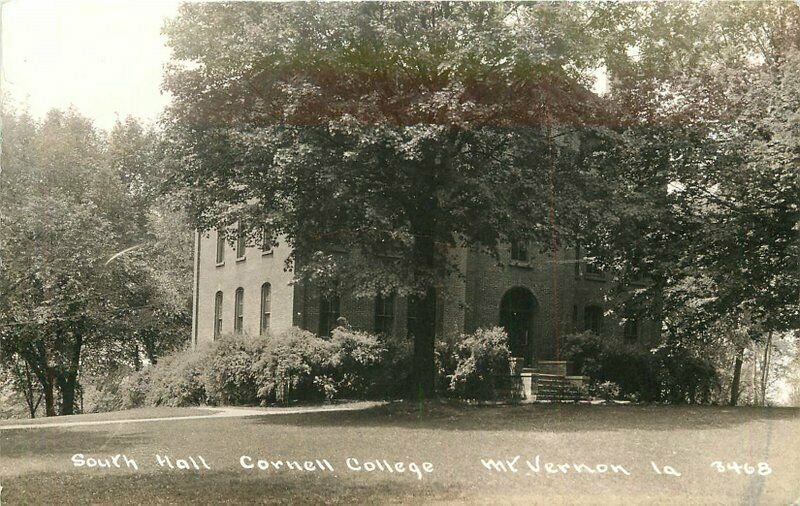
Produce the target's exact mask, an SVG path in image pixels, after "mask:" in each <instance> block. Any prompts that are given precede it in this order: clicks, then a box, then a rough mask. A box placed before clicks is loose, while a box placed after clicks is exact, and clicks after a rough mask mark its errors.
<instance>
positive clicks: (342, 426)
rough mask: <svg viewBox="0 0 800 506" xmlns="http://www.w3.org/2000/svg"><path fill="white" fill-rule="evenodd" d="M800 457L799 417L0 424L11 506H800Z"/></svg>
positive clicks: (633, 413) (471, 416) (409, 409)
mask: <svg viewBox="0 0 800 506" xmlns="http://www.w3.org/2000/svg"><path fill="white" fill-rule="evenodd" d="M186 412H187V413H188V414H195V413H196V410H187V411H186ZM170 413H173V415H169V416H181V411H180V410H173V411H170ZM139 415H141V413H139ZM92 416H97V415H92ZM159 416H164V415H159ZM110 417H116V419H120V418H126V417H125V413H124V412H123V413H115V414H112V415H109V418H110ZM140 417H141V416H140ZM75 418H76V419H78V420H79V419H81V417H75ZM0 429H2V427H0ZM798 450H800V411H798V410H794V409H754V408H719V407H664V406H660V407H659V406H588V405H526V406H502V407H500V406H498V407H470V406H460V405H453V404H447V403H433V404H428V405H427V406H425V407H424V408H423V409H422V410H420V409H419V407H418V406H414V405H407V404H403V403H399V404H392V405H388V406H381V407H376V408H371V409H367V410H363V411H351V412H329V413H304V414H297V415H288V414H284V415H269V416H256V417H247V418H219V419H213V418H211V419H193V420H175V421H168V422H141V423H132V424H110V425H100V426H82V427H69V428H33V429H22V430H0V485H2V487H3V490H2V496H1V497H2V499H3V502H2V504H3V505H6V504H8V505H13V504H56V503H58V504H189V503H192V504H243V503H286V504H297V503H314V504H316V503H327V504H351V503H369V504H382V503H413V504H419V503H462V502H471V503H484V504H485V503H495V504H506V503H526V504H553V503H555V504H561V503H568V504H622V503H625V504H732V503H733V504H789V503H792V502H793V501H797V500H800V471H798V470H800V451H798ZM75 454H82V457H80V458H78V457H75V459H76V461H77V462H79V463H86V462H91V461H89V458H94V459H103V458H108V457H111V456H114V455H117V454H124V455H125V456H126V457H128V459H133V460H134V461H135V462H136V463H137V464H136V466H137V467H138V469H133V468H128V467H126V466H124V465H123V466H122V467H121V468H115V467H114V468H110V469H109V468H98V467H93V468H87V467H86V466H85V465H84V466H82V467H76V466H75V465H74V461H73V456H74V455H75ZM156 455H159V456H162V459H163V456H169V457H170V463H171V464H173V466H175V468H172V469H171V468H169V467H161V466H159V464H158V461H157V457H156ZM243 456H244V458H242V457H243ZM537 456H538V459H537ZM189 457H192V459H194V462H195V463H197V464H198V466H197V467H200V469H199V470H196V469H193V467H194V466H193V465H192V463H191V460H190V459H189ZM200 457H202V460H201V459H200ZM517 457H518V458H517ZM121 459H122V458H121V457H120V458H118V459H117V462H118V463H119V462H120V461H121ZM178 459H182V461H183V462H184V463H186V464H187V465H188V466H189V467H190V469H188V470H187V469H178V468H177V467H178ZM348 459H350V460H348ZM487 459H495V463H494V464H492V463H489V461H488V460H487ZM515 459H516V460H515ZM259 460H260V461H261V464H262V466H263V467H268V469H264V470H261V469H259ZM376 460H379V461H380V463H377V464H375V463H374V461H376ZM279 461H280V462H281V464H279V463H278V462H279ZM500 461H502V462H503V464H502V465H501V464H500V463H499V462H500ZM506 461H511V463H510V464H509V463H508V462H506ZM716 461H719V462H721V463H722V464H721V465H720V464H715V462H716ZM295 462H296V463H295ZM367 462H369V464H368V463H367ZM203 463H204V464H205V466H204V465H202V464H203ZM348 463H349V464H350V465H349V466H348ZM399 463H400V464H399ZM242 464H244V465H246V466H253V468H248V469H246V468H244V467H243V465H242ZM412 464H413V465H412ZM745 464H747V466H745ZM206 466H207V467H208V468H210V469H207V468H206ZM305 466H308V467H309V468H312V470H306V469H305V468H304V467H305ZM487 466H489V467H490V468H491V469H488V468H487ZM654 466H655V468H654ZM666 466H669V467H670V469H666ZM387 467H391V468H392V470H393V471H394V472H390V471H389V470H388V469H387ZM504 467H505V470H503V468H504ZM298 468H300V469H298ZM381 468H383V470H380V469H381ZM498 469H499V470H498ZM656 469H657V470H656ZM412 470H415V471H412ZM514 470H516V472H514ZM720 470H722V471H724V472H720ZM579 471H580V472H579ZM592 471H594V472H592ZM659 473H661V474H659ZM678 473H680V476H677V474H678ZM420 478H421V479H420Z"/></svg>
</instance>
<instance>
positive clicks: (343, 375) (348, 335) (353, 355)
mask: <svg viewBox="0 0 800 506" xmlns="http://www.w3.org/2000/svg"><path fill="white" fill-rule="evenodd" d="M331 344H332V345H333V348H334V350H335V351H334V353H333V356H332V357H331V363H330V378H331V380H332V383H333V385H331V386H332V387H333V389H334V390H335V392H333V393H335V396H336V397H342V398H358V397H365V396H366V397H369V396H371V395H370V394H372V393H374V391H375V386H376V385H375V384H376V382H377V381H378V380H379V379H380V371H381V368H382V366H383V363H384V359H385V356H386V351H387V350H386V347H385V346H384V345H383V343H382V342H381V340H380V339H378V337H377V336H374V335H372V334H369V333H367V332H361V331H358V330H353V329H351V328H348V327H337V328H335V329H333V331H332V332H331ZM330 395H331V394H328V395H327V396H328V397H329V398H331V397H330Z"/></svg>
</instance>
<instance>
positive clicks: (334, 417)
mask: <svg viewBox="0 0 800 506" xmlns="http://www.w3.org/2000/svg"><path fill="white" fill-rule="evenodd" d="M771 420H772V421H774V420H789V421H791V420H794V421H798V422H800V409H797V408H750V407H735V408H731V407H720V406H655V405H646V406H644V405H642V406H640V405H637V406H631V405H627V406H625V405H617V406H604V405H585V404H583V405H581V404H534V405H516V406H469V405H463V404H456V403H448V402H435V401H434V402H429V403H427V404H425V405H424V406H423V407H422V408H421V409H420V407H419V406H415V405H413V404H411V403H405V402H397V403H391V404H388V405H383V406H378V407H374V408H369V409H364V410H360V411H339V412H327V413H326V412H318V413H305V414H298V415H270V416H263V417H258V418H250V419H249V421H250V422H251V423H258V424H264V425H293V426H299V427H337V426H341V427H357V426H361V427H399V428H409V429H430V430H453V431H524V432H529V431H541V432H587V431H616V430H676V429H696V430H699V429H715V428H726V427H733V426H737V425H742V424H747V423H752V422H758V421H762V422H763V421H771Z"/></svg>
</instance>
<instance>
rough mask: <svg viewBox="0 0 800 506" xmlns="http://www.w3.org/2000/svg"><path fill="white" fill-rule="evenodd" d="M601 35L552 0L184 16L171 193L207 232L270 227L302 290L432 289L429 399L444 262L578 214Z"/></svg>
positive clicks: (449, 269) (224, 7) (172, 120)
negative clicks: (591, 61)
mask: <svg viewBox="0 0 800 506" xmlns="http://www.w3.org/2000/svg"><path fill="white" fill-rule="evenodd" d="M591 23H592V19H591V16H590V15H589V13H587V11H586V10H585V9H583V8H581V7H576V8H572V9H565V8H560V7H558V6H554V5H551V4H547V5H544V4H542V5H534V4H515V5H513V6H512V5H508V4H503V3H494V4H490V3H449V2H445V3H427V2H418V3H363V4H358V3H339V4H325V3H309V4H302V3H288V4H270V3H249V4H247V3H232V4H186V5H183V6H181V8H180V10H179V13H178V16H177V17H176V18H175V19H174V20H173V21H171V22H170V23H169V24H168V25H167V27H166V34H167V37H168V40H169V45H170V46H171V47H172V49H173V51H174V59H173V62H172V63H171V65H170V66H169V67H168V71H167V75H166V76H165V88H166V89H167V90H168V91H169V92H170V93H171V94H172V96H173V97H174V100H173V103H172V105H171V106H170V107H169V110H168V113H167V116H166V118H165V119H166V121H165V124H166V125H167V135H168V137H169V140H170V146H171V148H172V149H174V153H173V156H172V158H174V160H175V161H176V162H177V163H174V164H173V165H174V167H173V168H172V169H173V170H172V171H171V172H170V179H171V184H172V186H173V187H174V188H176V189H177V190H178V191H180V192H181V194H182V195H184V196H185V197H186V199H187V201H188V203H189V210H190V214H191V217H192V223H193V224H194V225H195V226H197V227H198V228H199V229H201V230H206V229H210V228H221V229H226V228H227V229H231V228H233V227H234V226H235V225H236V224H237V223H242V224H243V226H244V229H245V230H246V232H247V235H248V239H249V241H250V242H253V243H255V242H256V241H257V240H258V236H259V235H260V231H261V228H262V226H264V225H265V224H266V225H267V229H268V230H269V231H270V233H272V234H273V239H276V238H277V237H281V241H284V240H285V241H286V242H287V243H288V244H289V245H290V246H291V248H292V253H291V257H290V258H289V260H288V261H287V262H288V264H289V265H290V266H291V267H293V268H294V273H295V277H297V278H298V279H304V280H308V281H312V282H314V283H315V284H316V285H318V286H319V287H321V288H322V289H323V290H332V289H334V288H336V289H339V290H349V291H351V292H352V293H355V294H356V295H359V296H373V295H376V294H388V293H397V294H398V295H401V296H404V295H416V296H419V297H420V299H421V306H422V310H421V316H420V320H421V322H420V328H419V329H417V331H416V332H415V333H414V336H415V353H414V357H415V362H414V374H415V376H416V384H417V385H416V386H417V387H419V388H421V389H422V391H423V392H424V393H425V394H429V393H431V390H432V388H433V378H434V340H435V339H434V337H435V336H434V333H435V326H434V325H433V313H434V309H435V301H436V297H437V295H436V293H435V291H436V290H438V289H440V287H441V286H442V285H443V284H444V283H443V281H444V280H445V279H446V278H447V277H448V276H450V275H451V274H453V273H455V272H457V270H458V265H457V264H456V263H455V262H454V259H453V256H452V255H449V254H448V251H449V250H450V249H452V248H453V247H462V246H473V245H477V246H480V247H483V248H485V249H486V250H487V251H488V252H489V253H492V254H494V255H497V254H498V251H499V248H500V247H501V246H502V245H504V244H507V243H509V242H510V241H512V240H528V239H531V240H538V242H539V243H540V244H550V239H551V235H552V227H557V228H558V229H559V231H561V229H569V228H570V227H571V224H572V223H574V222H575V221H576V220H577V217H578V216H582V215H583V214H584V210H583V209H581V208H580V203H581V202H582V199H581V196H582V195H583V191H582V188H584V187H586V186H591V185H590V184H585V180H587V179H591V178H592V175H591V174H590V173H589V172H588V171H583V170H581V169H583V168H584V167H585V166H586V165H587V163H586V162H585V161H586V159H588V158H591V151H592V149H591V148H588V147H587V146H588V144H589V140H592V141H593V142H594V143H595V144H598V143H600V139H602V138H603V136H604V133H605V130H604V129H598V128H594V127H592V126H591V125H595V124H597V123H599V122H600V120H599V119H598V116H600V114H601V113H600V111H601V109H602V108H601V107H600V104H599V102H600V101H599V100H597V97H596V96H594V95H592V94H591V93H590V92H588V91H587V90H586V89H585V88H584V87H582V86H581V83H585V82H586V78H587V76H588V75H589V74H590V72H589V71H588V69H587V68H584V67H582V65H583V64H585V63H586V61H587V57H586V56H587V54H589V53H590V52H591V51H592V50H591V49H589V48H594V46H593V45H592V44H590V43H589V41H588V39H587V37H586V36H585V34H586V33H587V32H586V31H585V30H583V29H584V28H585V27H586V25H587V24H591ZM221 82H224V83H225V85H224V86H220V85H219V83H221ZM554 130H557V131H558V133H557V134H553V131H554ZM550 154H552V157H548V155H550ZM547 160H550V161H552V163H551V164H548V163H547ZM532 161H533V162H532ZM550 175H552V176H553V178H554V180H555V181H556V183H554V185H553V186H552V188H551V186H550V185H549V184H547V181H548V177H549V176H550ZM551 193H552V194H551ZM499 195H502V196H503V198H498V196H499ZM553 207H555V208H556V209H555V212H556V213H557V215H558V218H559V219H558V220H557V221H555V222H554V223H551V224H550V226H547V225H546V223H548V220H549V218H550V212H551V208H553ZM565 231H566V230H565ZM561 237H563V238H564V240H568V238H571V237H573V234H571V233H563V234H561ZM341 250H345V251H348V252H352V254H349V255H340V254H337V252H338V251H341Z"/></svg>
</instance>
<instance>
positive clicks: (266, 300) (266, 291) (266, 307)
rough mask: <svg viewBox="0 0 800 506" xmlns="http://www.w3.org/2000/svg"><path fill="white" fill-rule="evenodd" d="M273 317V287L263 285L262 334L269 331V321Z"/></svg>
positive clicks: (267, 284) (266, 284)
mask: <svg viewBox="0 0 800 506" xmlns="http://www.w3.org/2000/svg"><path fill="white" fill-rule="evenodd" d="M271 317H272V285H270V284H269V283H264V284H263V285H261V326H260V328H261V333H262V334H264V333H265V332H267V331H268V330H269V321H270V318H271Z"/></svg>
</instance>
